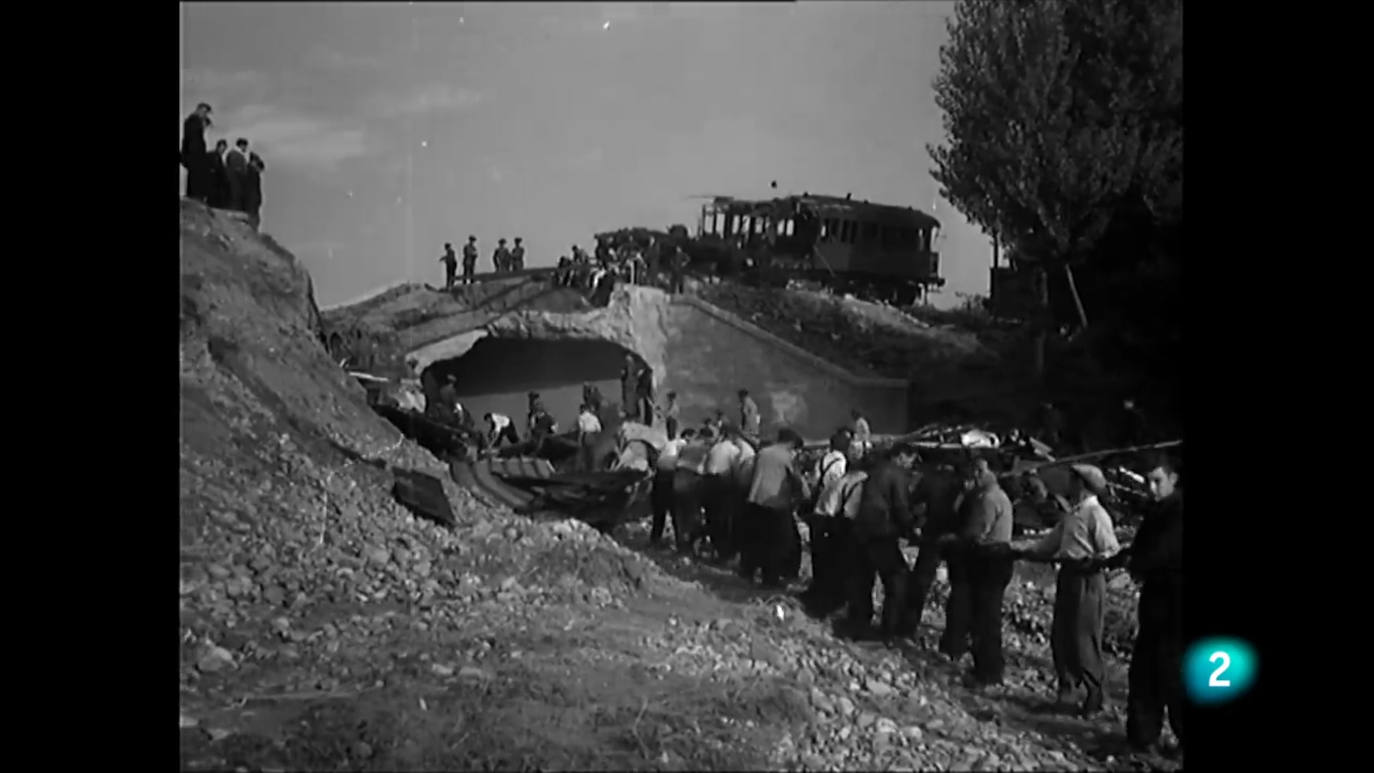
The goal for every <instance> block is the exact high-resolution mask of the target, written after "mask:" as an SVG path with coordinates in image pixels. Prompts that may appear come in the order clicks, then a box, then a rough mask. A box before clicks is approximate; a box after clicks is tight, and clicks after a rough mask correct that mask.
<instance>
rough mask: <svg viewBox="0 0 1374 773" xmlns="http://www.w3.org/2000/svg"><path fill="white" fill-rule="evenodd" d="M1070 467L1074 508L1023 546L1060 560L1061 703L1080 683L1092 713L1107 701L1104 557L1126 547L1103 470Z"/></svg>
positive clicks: (1053, 638) (1057, 660)
mask: <svg viewBox="0 0 1374 773" xmlns="http://www.w3.org/2000/svg"><path fill="white" fill-rule="evenodd" d="M1069 469H1070V471H1071V472H1072V474H1071V475H1070V476H1069V483H1068V486H1069V489H1068V492H1067V498H1068V500H1069V503H1070V504H1071V505H1072V507H1073V509H1072V510H1071V511H1070V512H1069V513H1068V514H1066V515H1065V516H1064V517H1063V518H1062V519H1061V520H1060V521H1059V523H1057V524H1055V526H1054V528H1053V529H1051V530H1050V532H1049V533H1048V534H1046V535H1045V536H1044V537H1043V538H1041V539H1039V540H1036V541H1034V542H1033V543H1030V544H1026V545H1018V546H1017V547H1018V549H1019V550H1018V552H1019V553H1020V554H1021V555H1023V556H1027V557H1038V558H1049V559H1053V560H1056V561H1058V562H1060V566H1059V576H1058V578H1057V580H1056V581H1055V589H1054V623H1053V626H1052V630H1051V635H1050V649H1051V651H1052V653H1053V655H1054V670H1055V675H1056V676H1057V677H1058V682H1059V696H1058V697H1059V704H1060V705H1061V706H1067V705H1069V704H1071V703H1072V702H1073V700H1074V697H1075V693H1076V692H1077V691H1078V690H1079V688H1084V690H1085V695H1084V698H1083V702H1082V703H1081V704H1080V706H1079V711H1080V713H1081V714H1083V715H1085V716H1091V715H1094V714H1097V713H1098V712H1100V711H1101V710H1102V709H1103V708H1104V703H1105V696H1104V694H1103V685H1104V680H1105V675H1106V673H1105V666H1104V664H1103V660H1102V625H1103V619H1104V617H1103V616H1104V614H1105V612H1106V608H1105V606H1104V602H1105V599H1106V593H1107V581H1106V578H1105V577H1104V576H1103V574H1102V568H1103V561H1104V560H1105V559H1109V558H1111V557H1113V556H1115V555H1116V554H1117V553H1118V552H1120V550H1121V546H1120V544H1119V543H1118V542H1117V540H1116V531H1115V526H1114V525H1113V524H1112V518H1111V516H1110V515H1108V514H1107V510H1106V509H1105V508H1103V507H1102V504H1101V503H1100V502H1099V501H1098V496H1099V495H1100V494H1102V493H1104V492H1105V491H1106V490H1107V479H1106V477H1105V476H1104V475H1103V474H1102V470H1100V469H1098V468H1097V467H1095V466H1093V465H1090V464H1075V465H1071V466H1070V468H1069Z"/></svg>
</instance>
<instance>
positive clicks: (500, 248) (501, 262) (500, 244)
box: [491, 237, 510, 274]
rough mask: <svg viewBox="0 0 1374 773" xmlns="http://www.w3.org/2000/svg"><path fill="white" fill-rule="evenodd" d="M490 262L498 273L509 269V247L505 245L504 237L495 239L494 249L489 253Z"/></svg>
mask: <svg viewBox="0 0 1374 773" xmlns="http://www.w3.org/2000/svg"><path fill="white" fill-rule="evenodd" d="M491 264H492V266H494V267H495V269H496V273H498V274H504V273H506V272H507V271H509V270H510V249H509V248H507V247H506V239H505V237H501V238H500V239H497V240H496V251H495V252H493V253H492V254H491Z"/></svg>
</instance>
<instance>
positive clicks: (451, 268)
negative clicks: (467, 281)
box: [439, 242, 458, 290]
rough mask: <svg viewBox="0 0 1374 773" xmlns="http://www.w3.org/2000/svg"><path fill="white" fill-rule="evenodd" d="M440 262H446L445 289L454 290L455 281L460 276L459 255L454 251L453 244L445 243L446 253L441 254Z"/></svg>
mask: <svg viewBox="0 0 1374 773" xmlns="http://www.w3.org/2000/svg"><path fill="white" fill-rule="evenodd" d="M439 262H440V263H443V264H444V289H445V290H452V289H453V282H454V280H455V279H457V277H458V255H457V254H455V253H454V251H453V245H452V244H449V243H447V242H445V243H444V254H443V255H440V256H439Z"/></svg>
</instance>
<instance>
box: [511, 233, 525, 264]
mask: <svg viewBox="0 0 1374 773" xmlns="http://www.w3.org/2000/svg"><path fill="white" fill-rule="evenodd" d="M523 241H524V239H523V238H521V237H519V236H517V237H515V249H513V250H511V251H510V270H511V271H524V270H525V246H524V245H523V244H521V242H523Z"/></svg>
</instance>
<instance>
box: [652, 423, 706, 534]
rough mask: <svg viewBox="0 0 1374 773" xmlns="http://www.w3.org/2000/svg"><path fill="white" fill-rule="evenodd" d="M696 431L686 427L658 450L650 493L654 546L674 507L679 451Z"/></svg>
mask: <svg viewBox="0 0 1374 773" xmlns="http://www.w3.org/2000/svg"><path fill="white" fill-rule="evenodd" d="M696 433H697V431H696V430H694V429H685V430H683V431H682V435H681V436H680V437H676V438H672V439H670V440H669V441H668V442H667V443H665V444H664V445H663V448H662V449H661V450H660V451H659V452H658V462H657V464H656V465H655V466H656V467H657V469H656V470H655V472H654V488H653V493H652V494H650V504H651V506H652V509H653V513H654V520H653V526H652V527H651V528H650V530H649V544H650V546H652V547H658V546H659V545H660V544H661V542H662V540H663V529H664V526H666V525H667V522H668V513H669V512H670V511H671V510H672V509H673V472H674V471H675V470H677V455H678V452H679V451H681V450H682V447H683V446H685V445H687V443H689V442H690V441H691V440H692V439H693V438H694V437H695V436H696Z"/></svg>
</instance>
